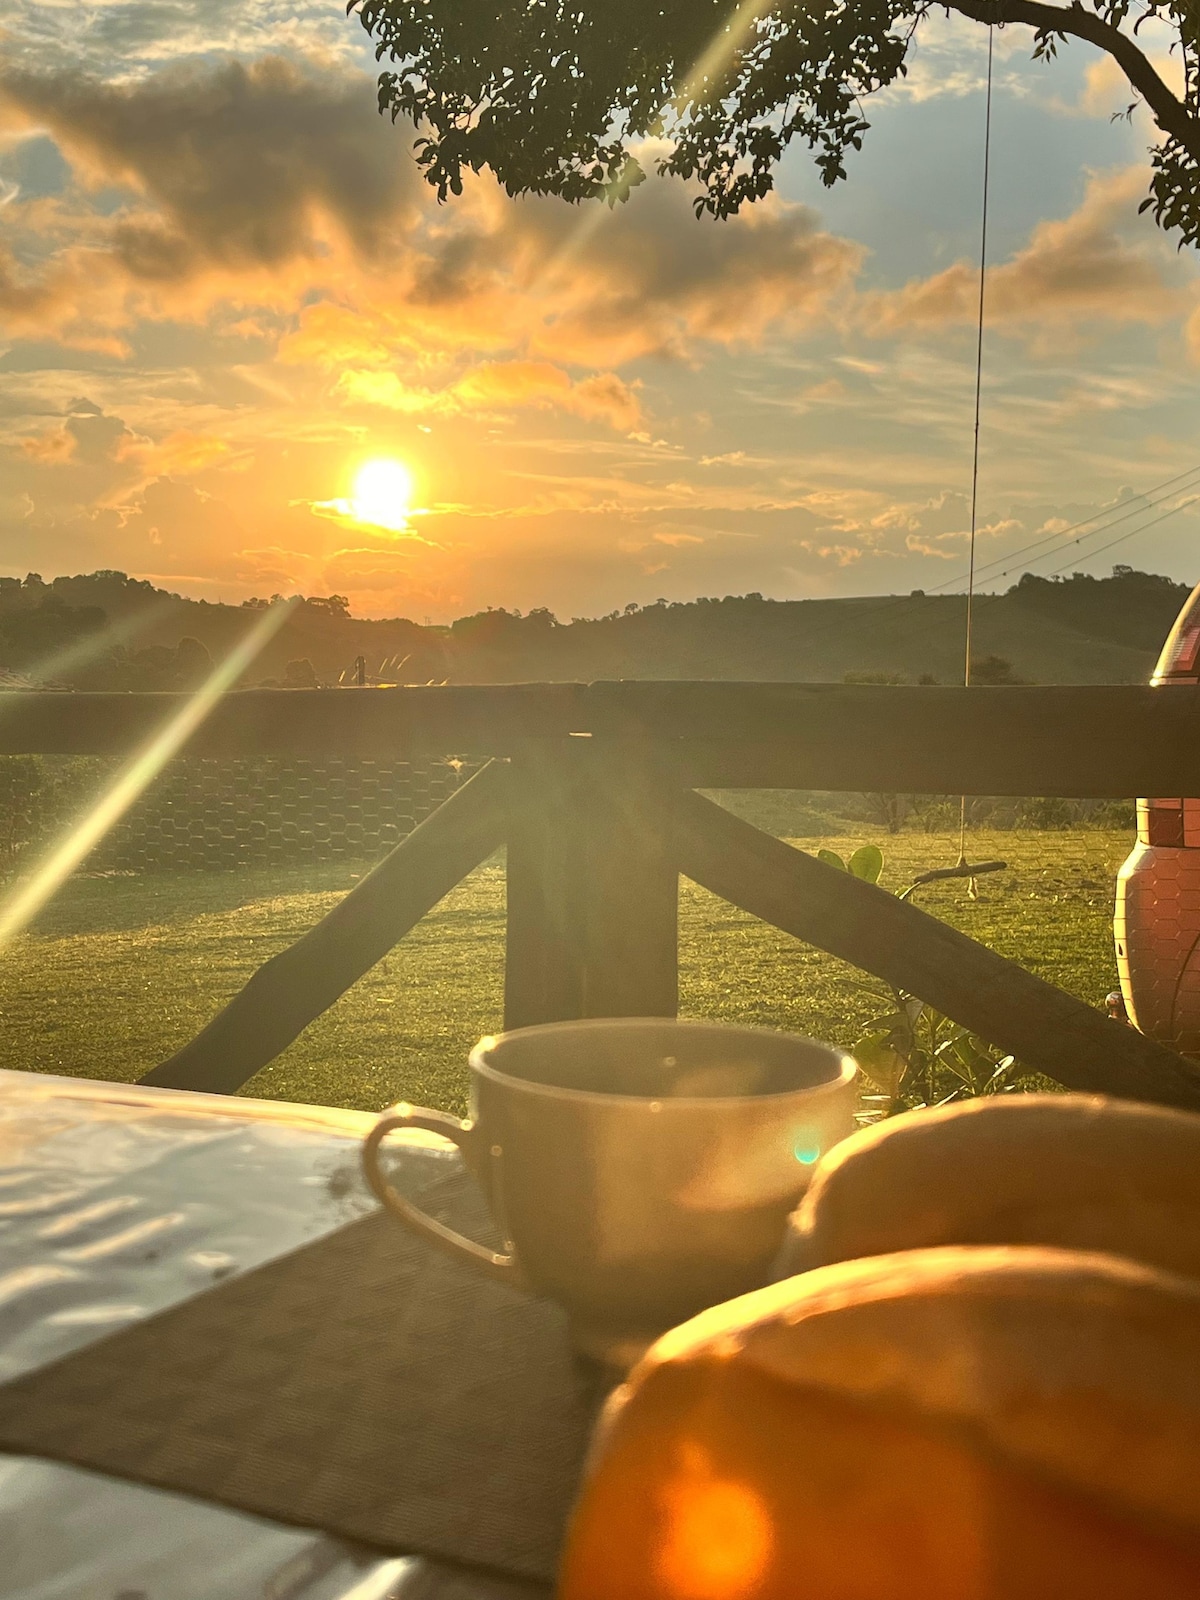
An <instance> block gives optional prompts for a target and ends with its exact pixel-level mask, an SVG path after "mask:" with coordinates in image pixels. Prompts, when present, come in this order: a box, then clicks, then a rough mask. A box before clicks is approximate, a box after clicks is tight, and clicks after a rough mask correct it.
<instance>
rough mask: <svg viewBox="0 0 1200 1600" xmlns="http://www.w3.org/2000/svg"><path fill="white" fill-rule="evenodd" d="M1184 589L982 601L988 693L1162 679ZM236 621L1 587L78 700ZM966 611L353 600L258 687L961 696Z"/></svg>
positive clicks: (193, 657)
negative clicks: (690, 684)
mask: <svg viewBox="0 0 1200 1600" xmlns="http://www.w3.org/2000/svg"><path fill="white" fill-rule="evenodd" d="M1187 593H1188V590H1187V586H1186V585H1184V584H1179V583H1175V582H1174V581H1172V580H1171V579H1170V578H1165V577H1161V576H1157V575H1155V574H1152V573H1144V572H1135V571H1134V570H1132V569H1131V568H1129V567H1114V569H1113V572H1112V575H1111V576H1110V577H1107V578H1094V577H1091V576H1090V575H1088V574H1085V573H1075V574H1074V575H1073V576H1071V577H1070V578H1055V579H1048V578H1039V577H1036V576H1035V575H1033V574H1030V573H1027V574H1025V576H1023V577H1022V578H1021V580H1020V582H1019V583H1017V584H1015V585H1014V586H1013V587H1012V588H1011V589H1009V590H1008V591H1007V592H1006V593H1004V594H996V595H982V596H980V597H978V599H977V601H976V612H975V625H974V641H975V651H976V655H977V657H978V659H979V661H980V663H981V664H982V666H983V671H982V673H981V677H982V678H983V679H984V680H987V679H989V678H990V681H993V682H999V681H1014V680H1016V681H1025V682H1035V683H1131V682H1137V681H1140V680H1143V679H1145V678H1146V677H1147V675H1148V674H1149V672H1150V670H1151V668H1152V666H1153V663H1154V659H1155V657H1156V655H1157V654H1158V651H1159V648H1160V647H1161V645H1162V641H1163V639H1164V638H1165V636H1166V634H1167V631H1168V630H1169V628H1170V626H1171V623H1172V622H1173V621H1174V618H1175V616H1176V614H1177V612H1178V611H1179V608H1180V606H1181V605H1182V604H1183V601H1184V600H1185V599H1186V597H1187ZM269 603H270V602H269V601H267V600H251V601H247V602H246V603H245V604H243V605H240V606H232V605H223V604H213V603H211V602H209V601H205V600H190V599H187V598H185V597H183V596H181V595H176V594H170V593H168V592H166V591H164V590H161V589H156V588H155V587H154V586H153V585H152V584H150V583H147V582H145V581H143V580H140V579H136V578H130V577H128V576H126V574H125V573H123V572H113V571H103V572H93V573H89V574H87V575H85V576H78V577H60V578H55V579H53V580H52V581H50V582H47V581H45V580H44V579H43V578H42V577H41V576H40V575H39V574H37V573H31V574H29V575H28V576H27V577H26V578H24V579H18V578H0V668H3V669H5V670H6V673H7V675H8V678H9V681H10V682H13V681H21V679H22V677H23V678H24V679H26V680H27V681H29V682H32V683H55V684H61V685H64V686H68V687H72V688H79V689H116V690H127V689H187V688H191V687H194V686H195V685H196V684H197V683H199V682H201V681H202V680H203V678H204V677H205V675H206V674H207V673H208V672H209V671H210V670H211V668H212V664H213V662H214V661H215V660H217V659H219V658H220V657H221V656H222V655H224V654H225V652H226V651H227V650H229V649H230V648H231V647H232V646H233V644H235V643H236V642H237V640H238V639H239V638H240V637H241V636H242V634H243V633H244V632H245V630H246V628H247V625H248V623H249V622H250V620H251V617H250V615H248V613H253V612H254V611H257V610H260V609H262V608H263V607H265V606H266V605H268V604H269ZM963 621H964V600H963V596H962V595H931V594H925V593H924V592H922V591H920V590H915V591H914V592H913V593H912V594H908V595H890V596H874V597H867V598H856V599H846V600H767V599H764V598H763V597H762V595H760V594H746V595H727V596H725V597H724V598H723V599H716V598H707V599H698V600H691V601H675V602H669V601H667V600H659V601H656V602H655V603H654V604H653V605H648V606H637V605H630V606H626V608H625V609H624V611H614V612H611V613H610V614H609V615H608V616H604V617H594V618H588V617H575V618H573V619H572V620H571V621H569V622H562V621H560V620H559V619H558V618H557V617H555V616H553V615H552V614H551V613H550V612H549V611H547V610H545V609H535V610H533V611H529V612H526V613H524V614H522V613H521V612H519V611H506V610H503V609H496V610H492V609H489V610H487V611H481V612H477V613H475V614H474V615H473V616H468V617H460V618H459V619H458V620H457V621H456V622H452V623H450V624H449V625H445V626H441V625H438V626H434V625H425V626H422V625H421V624H418V623H416V622H412V621H410V620H408V619H407V618H393V619H390V620H382V621H380V620H371V619H363V618H358V617H353V616H351V614H350V610H349V605H348V603H347V601H346V599H345V597H344V596H341V595H328V596H313V597H309V598H307V599H304V600H302V601H300V602H299V603H298V604H297V605H296V606H295V609H294V610H293V612H292V614H291V615H290V616H289V617H288V619H287V621H286V622H285V623H284V625H283V627H282V628H281V629H280V630H279V632H278V634H276V635H275V637H274V638H273V639H272V640H271V642H270V643H269V644H268V645H267V646H266V648H265V649H264V651H263V653H262V655H261V656H260V657H259V659H258V662H257V663H256V666H255V668H254V669H253V671H252V673H251V674H250V677H249V678H248V680H247V681H250V682H258V683H261V682H265V683H271V684H278V685H286V686H291V687H297V688H300V687H304V686H306V685H312V684H334V683H338V682H339V681H346V682H349V681H353V680H354V679H356V678H357V677H359V676H361V677H363V678H364V679H365V680H366V681H378V680H379V679H380V678H381V677H382V678H383V679H385V680H386V681H391V682H400V683H431V682H432V683H443V682H451V683H469V682H475V683H505V682H520V681H538V680H542V681H560V682H562V681H572V680H578V681H592V680H595V679H604V678H693V679H695V678H701V679H702V678H709V679H760V680H773V681H789V680H790V681H806V682H817V681H834V682H836V681H841V680H844V679H846V678H857V679H859V680H864V679H865V680H867V681H871V680H874V681H880V682H912V683H916V682H938V683H954V682H958V681H960V680H961V675H962V651H963Z"/></svg>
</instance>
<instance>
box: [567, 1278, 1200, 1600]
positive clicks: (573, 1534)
mask: <svg viewBox="0 0 1200 1600" xmlns="http://www.w3.org/2000/svg"><path fill="white" fill-rule="evenodd" d="M1198 1595H1200V1285H1197V1284H1196V1283H1194V1282H1191V1281H1190V1280H1187V1279H1181V1278H1177V1277H1173V1276H1170V1275H1168V1274H1165V1273H1161V1272H1157V1271H1155V1270H1153V1269H1151V1268H1147V1267H1143V1266H1140V1265H1138V1264H1136V1263H1133V1262H1129V1261H1123V1260H1120V1259H1117V1258H1114V1257H1107V1256H1101V1255H1085V1254H1082V1253H1077V1252H1071V1251H1060V1250H1045V1249H1032V1248H1012V1249H1003V1248H1001V1249H981V1248H950V1249H940V1250H920V1251H909V1252H905V1253H901V1254H898V1255H891V1256H877V1257H873V1258H870V1259H867V1260H860V1261H852V1262H845V1263H842V1264H840V1265H838V1266H833V1267H828V1268H823V1269H821V1270H819V1271H816V1272H811V1273H808V1274H806V1275H804V1276H803V1277H800V1278H793V1279H790V1280H789V1281H787V1282H785V1283H779V1284H776V1285H774V1286H772V1287H770V1288H767V1289H762V1290H759V1291H757V1292H756V1293H754V1294H750V1295H746V1296H743V1297H742V1298H740V1299H738V1300H732V1301H730V1302H729V1303H728V1304H726V1305H724V1306H718V1307H716V1308H715V1309H714V1310H712V1311H709V1312H705V1313H704V1314H702V1315H701V1316H699V1317H697V1318H695V1319H694V1320H693V1321H691V1322H688V1323H685V1324H684V1325H683V1326H682V1327H680V1328H677V1329H675V1330H674V1331H673V1332H671V1333H669V1334H667V1335H666V1336H665V1337H664V1338H663V1339H661V1340H659V1342H658V1343H657V1344H656V1345H655V1346H654V1347H653V1348H652V1349H651V1351H650V1353H649V1354H648V1355H647V1357H646V1358H645V1359H644V1361H643V1362H642V1363H641V1364H640V1365H639V1366H638V1367H637V1368H636V1369H635V1370H634V1372H633V1373H632V1375H631V1376H630V1378H629V1380H628V1382H627V1383H626V1384H625V1386H624V1387H623V1388H622V1389H620V1390H618V1391H617V1393H616V1395H615V1396H614V1397H613V1400H612V1401H611V1402H610V1404H609V1407H608V1410H607V1412H606V1414H605V1417H604V1419H603V1421H602V1424H601V1427H600V1430H599V1431H598V1434H597V1439H596V1442H595V1445H594V1447H593V1454H592V1460H591V1462H590V1464H589V1471H588V1474H587V1475H586V1477H585V1482H584V1487H583V1490H582V1493H581V1497H580V1500H579V1502H578V1505H577V1507H576V1511H575V1515H574V1519H573V1523H572V1527H571V1529H570V1533H569V1539H568V1544H567V1549H566V1554H565V1557H564V1561H563V1566H562V1574H561V1581H560V1588H559V1596H560V1600H1118V1597H1119V1600H1184V1597H1185V1596H1186V1597H1188V1600H1196V1596H1198Z"/></svg>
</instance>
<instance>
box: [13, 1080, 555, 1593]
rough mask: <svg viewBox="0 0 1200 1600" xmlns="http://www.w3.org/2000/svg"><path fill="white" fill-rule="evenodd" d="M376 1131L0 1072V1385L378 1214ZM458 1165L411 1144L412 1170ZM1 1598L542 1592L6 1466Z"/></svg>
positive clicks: (245, 1105) (316, 1116) (442, 1152)
mask: <svg viewBox="0 0 1200 1600" xmlns="http://www.w3.org/2000/svg"><path fill="white" fill-rule="evenodd" d="M372 1121H373V1118H372V1117H371V1116H369V1115H367V1114H365V1113H361V1112H354V1111H337V1110H331V1109H328V1108H325V1107H321V1106H293V1105H282V1104H279V1103H277V1102H273V1101H263V1100H245V1099H239V1098H226V1097H224V1096H219V1095H200V1094H185V1093H179V1092H174V1091H171V1090H163V1089H141V1088H137V1087H131V1086H126V1085H123V1084H108V1083H93V1082H83V1081H80V1080H77V1079H72V1078H51V1077H45V1076H42V1075H39V1074H34V1073H21V1072H3V1071H0V1381H3V1380H4V1379H6V1378H10V1377H15V1376H16V1375H17V1374H18V1373H20V1372H26V1371H29V1370H30V1369H32V1368H34V1367H37V1366H41V1365H43V1364H44V1363H46V1362H48V1361H51V1360H53V1359H54V1358H55V1357H57V1356H61V1355H65V1354H67V1353H68V1352H69V1351H71V1350H76V1349H79V1348H80V1347H81V1346H82V1345H85V1344H87V1343H89V1342H90V1341H91V1340H93V1339H96V1338H99V1337H101V1336H102V1335H104V1334H106V1333H110V1332H113V1331H115V1330H116V1329H118V1328H120V1327H122V1326H124V1325H126V1324H128V1323H129V1322H131V1321H134V1320H135V1319H137V1318H139V1317H145V1316H148V1315H150V1314H151V1313H152V1312H155V1311H160V1310H162V1309H163V1308H164V1307H166V1306H169V1305H174V1304H176V1303H177V1302H178V1301H180V1300H185V1299H187V1298H188V1297H189V1296H191V1295H194V1294H198V1293H200V1292H201V1291H202V1290H204V1289H205V1288H207V1287H209V1286H210V1285H212V1284H213V1283H215V1282H217V1281H219V1280H220V1279H221V1278H223V1277H226V1276H228V1275H230V1274H231V1273H236V1272H244V1271H247V1270H248V1269H249V1268H252V1267H255V1266H259V1265H261V1264H262V1263H263V1262H264V1261H269V1260H271V1259H272V1258H273V1257H275V1256H280V1255H283V1254H285V1253H286V1252H287V1251H289V1250H293V1249H295V1248H297V1247H298V1246H300V1245H302V1244H305V1243H306V1242H308V1241H309V1240H311V1239H315V1238H318V1237H319V1236H320V1235H321V1234H324V1233H327V1232H329V1231H330V1230H331V1229H333V1228H336V1227H338V1226H339V1225H340V1224H341V1223H344V1222H348V1221H350V1220H352V1219H353V1218H354V1217H356V1216H360V1215H361V1214H362V1213H363V1212H365V1211H367V1210H370V1209H371V1208H372V1207H373V1206H374V1204H375V1202H374V1200H373V1199H372V1198H371V1197H370V1195H369V1194H368V1193H367V1191H366V1189H365V1188H364V1185H363V1183H362V1180H361V1178H360V1175H359V1169H358V1150H357V1147H358V1142H359V1140H360V1139H361V1138H362V1136H363V1134H364V1132H365V1131H366V1129H367V1128H368V1127H369V1126H370V1125H371V1122H372ZM405 1159H406V1160H411V1161H412V1162H413V1163H420V1164H424V1163H430V1162H432V1163H441V1162H444V1161H449V1160H455V1159H457V1157H456V1156H455V1155H454V1154H453V1153H452V1152H451V1151H450V1150H449V1148H448V1147H446V1146H444V1145H441V1144H440V1143H438V1142H436V1141H433V1140H430V1139H428V1138H427V1137H425V1136H423V1135H417V1136H415V1137H414V1138H413V1140H412V1142H411V1148H410V1150H409V1152H408V1154H407V1155H406V1157H405ZM0 1551H2V1552H3V1558H2V1559H0V1596H3V1597H4V1600H527V1597H529V1600H532V1597H534V1596H538V1595H541V1594H542V1593H543V1591H541V1590H539V1589H536V1588H531V1587H529V1586H526V1585H521V1584H516V1583H513V1584H509V1583H502V1582H498V1581H496V1580H493V1579H490V1578H484V1577H481V1576H479V1575H478V1574H473V1573H470V1572H468V1571H466V1570H459V1569H451V1568H449V1567H446V1566H444V1565H442V1564H440V1563H436V1562H430V1561H425V1560H422V1559H419V1558H403V1559H397V1560H380V1559H379V1558H378V1557H377V1556H375V1555H373V1554H371V1553H368V1552H364V1551H355V1550H353V1549H351V1548H349V1547H347V1546H346V1545H344V1544H343V1543H341V1542H340V1541H338V1540H335V1539H331V1538H328V1537H327V1536H325V1535H324V1534H320V1533H309V1532H304V1531H302V1530H297V1529H294V1528H286V1527H281V1526H279V1525H277V1524H275V1523H271V1522H265V1521H263V1520H262V1519H260V1518H256V1517H251V1516H246V1515H243V1514H241V1513H238V1512H234V1511H228V1510H225V1509H223V1508H221V1507H217V1506H212V1505H208V1504H206V1503H203V1502H200V1501H197V1500H192V1499H190V1498H188V1497H187V1496H183V1495H174V1494H167V1493H164V1492H161V1491H159V1490H154V1489H148V1488H143V1487H141V1486H139V1485H136V1484H130V1483H125V1482H121V1481H119V1480H116V1479H113V1478H108V1477H105V1476H103V1475H101V1474H98V1473H91V1472H85V1471H82V1470H79V1469H75V1468H72V1467H66V1466H60V1465H58V1464H56V1463H53V1462H45V1461H37V1460H32V1459H28V1458H24V1457H16V1456H5V1455H0Z"/></svg>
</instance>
